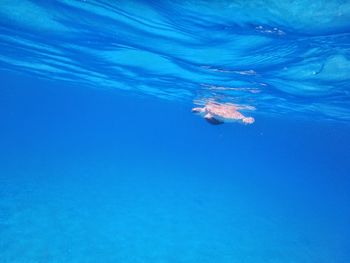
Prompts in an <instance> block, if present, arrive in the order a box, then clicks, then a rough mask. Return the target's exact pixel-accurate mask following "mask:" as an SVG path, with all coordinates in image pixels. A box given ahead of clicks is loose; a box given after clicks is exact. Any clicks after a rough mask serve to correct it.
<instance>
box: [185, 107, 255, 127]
mask: <svg viewBox="0 0 350 263" xmlns="http://www.w3.org/2000/svg"><path fill="white" fill-rule="evenodd" d="M241 109H250V110H251V109H254V108H253V107H250V106H238V105H234V104H230V103H217V102H212V101H210V102H207V103H206V104H205V106H204V107H195V108H193V109H192V112H193V113H197V114H199V115H201V116H202V117H203V118H204V119H205V120H207V121H208V122H209V123H210V124H213V125H218V124H222V123H224V122H234V121H240V122H242V123H245V124H252V123H253V122H254V118H253V117H246V116H244V115H243V114H242V113H240V112H239V111H238V110H241Z"/></svg>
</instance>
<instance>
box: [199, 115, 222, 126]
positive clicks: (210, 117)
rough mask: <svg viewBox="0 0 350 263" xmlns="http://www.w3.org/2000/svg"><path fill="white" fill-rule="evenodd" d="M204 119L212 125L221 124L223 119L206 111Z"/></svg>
mask: <svg viewBox="0 0 350 263" xmlns="http://www.w3.org/2000/svg"><path fill="white" fill-rule="evenodd" d="M204 119H205V120H206V121H207V122H209V123H210V124H212V125H219V124H223V123H224V122H223V121H220V120H218V119H216V118H215V117H214V116H213V115H212V114H210V113H208V114H206V115H205V116H204Z"/></svg>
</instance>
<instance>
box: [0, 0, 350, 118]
mask: <svg viewBox="0 0 350 263" xmlns="http://www.w3.org/2000/svg"><path fill="white" fill-rule="evenodd" d="M0 51H1V52H0V65H1V68H2V70H10V71H17V72H22V73H27V74H30V75H35V76H37V77H40V78H46V79H53V80H60V81H65V82H66V81H67V82H73V83H78V84H81V85H86V86H90V87H94V88H101V89H120V90H126V91H127V92H132V93H139V94H147V95H152V96H157V97H159V98H163V99H168V100H176V101H185V102H191V103H194V104H198V103H205V101H208V100H215V101H219V102H225V103H226V102H227V103H235V104H244V105H251V106H253V107H254V108H256V111H255V114H256V115H260V114H261V115H268V116H276V115H277V116H282V117H286V116H300V117H304V118H307V119H322V120H335V121H345V122H349V121H350V89H349V83H350V82H349V81H350V74H349V72H350V2H348V1H340V0H339V1H336V0H331V1H317V2H315V1H311V0H297V1H291V0H289V1H275V0H270V1H269V0H268V1H249V2H247V1H234V0H231V1H228V0H226V1H224V0H222V1H204V0H203V1H185V0H181V1H180V0H176V1H170V0H168V1H142V0H139V1H107V0H105V1H90V0H86V1H73V0H72V1H68V0H60V1H59V0H56V1H31V0H3V1H2V3H1V9H0Z"/></svg>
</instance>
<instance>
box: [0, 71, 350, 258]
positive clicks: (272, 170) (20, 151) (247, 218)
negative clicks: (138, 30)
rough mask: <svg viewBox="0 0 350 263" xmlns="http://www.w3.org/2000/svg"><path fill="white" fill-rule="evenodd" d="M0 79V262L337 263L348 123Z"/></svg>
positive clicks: (342, 250) (343, 249)
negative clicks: (216, 112)
mask: <svg viewBox="0 0 350 263" xmlns="http://www.w3.org/2000/svg"><path fill="white" fill-rule="evenodd" d="M1 76H2V77H1V79H2V88H1V103H0V119H1V129H0V157H1V158H0V180H1V188H0V194H1V205H0V220H1V221H0V232H1V233H0V236H1V238H0V251H1V253H0V259H1V261H2V262H61V261H64V262H90V261H91V262H198V260H199V261H200V262H214V261H215V262H243V261H244V262H287V261H288V260H291V261H293V260H295V261H297V262H306V261H307V262H348V260H349V258H350V255H349V251H350V248H349V241H350V240H349V234H350V233H349V227H348V225H349V222H350V211H349V205H350V195H349V187H350V179H349V171H350V154H349V142H350V135H349V134H350V133H349V131H350V128H349V126H348V125H347V124H339V123H335V122H326V121H324V122H316V121H313V120H309V121H305V120H298V119H288V118H287V117H286V118H284V119H282V118H266V117H263V116H261V118H259V119H258V120H257V122H256V124H255V125H252V126H244V125H235V124H224V125H221V126H211V125H209V124H208V123H206V122H205V121H204V120H202V119H201V118H198V117H197V116H195V115H192V113H191V106H192V105H190V104H186V103H175V102H168V101H163V100H160V99H156V98H152V97H147V96H136V95H132V96H131V95H128V94H127V93H126V92H119V91H104V90H95V89H90V88H87V87H84V86H78V85H76V86H74V85H68V84H66V83H63V82H54V81H43V80H38V79H36V78H31V77H25V76H23V75H20V74H12V73H11V74H10V73H7V72H1ZM19 251H20V252H19ZM89 260H90V261H89Z"/></svg>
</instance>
